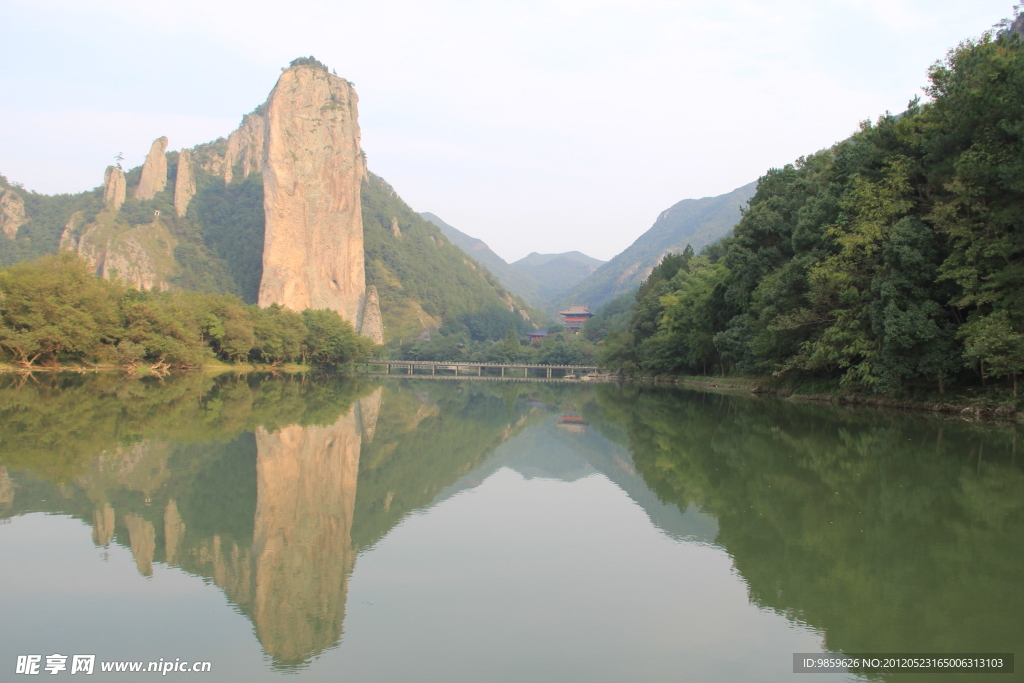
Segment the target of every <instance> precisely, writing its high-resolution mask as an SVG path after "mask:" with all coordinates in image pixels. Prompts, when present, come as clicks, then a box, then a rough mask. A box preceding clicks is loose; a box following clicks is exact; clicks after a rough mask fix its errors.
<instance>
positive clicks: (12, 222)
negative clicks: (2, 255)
mask: <svg viewBox="0 0 1024 683" xmlns="http://www.w3.org/2000/svg"><path fill="white" fill-rule="evenodd" d="M27 222H28V220H27V219H26V218H25V202H24V200H22V198H21V195H20V194H18V193H17V192H15V191H14V190H7V191H6V192H4V193H3V194H2V195H0V232H2V233H3V234H5V235H7V237H9V238H10V239H12V240H13V239H14V238H15V237H17V236H18V228H20V227H21V226H23V225H25V223H27Z"/></svg>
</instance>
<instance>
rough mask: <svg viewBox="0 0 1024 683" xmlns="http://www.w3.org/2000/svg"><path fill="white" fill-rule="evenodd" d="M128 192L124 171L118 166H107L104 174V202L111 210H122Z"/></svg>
mask: <svg viewBox="0 0 1024 683" xmlns="http://www.w3.org/2000/svg"><path fill="white" fill-rule="evenodd" d="M126 192H127V184H126V183H125V179H124V171H122V170H121V169H119V168H118V167H117V166H107V171H106V173H104V174H103V204H104V205H105V206H106V207H107V208H108V209H110V210H111V211H120V209H121V205H122V204H124V199H125V195H126Z"/></svg>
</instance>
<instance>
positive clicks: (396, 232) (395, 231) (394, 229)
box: [391, 216, 402, 238]
mask: <svg viewBox="0 0 1024 683" xmlns="http://www.w3.org/2000/svg"><path fill="white" fill-rule="evenodd" d="M391 235H392V237H395V238H399V237H401V236H402V229H401V228H399V227H398V219H397V218H395V217H394V216H392V217H391Z"/></svg>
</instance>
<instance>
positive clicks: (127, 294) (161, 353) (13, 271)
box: [0, 252, 377, 373]
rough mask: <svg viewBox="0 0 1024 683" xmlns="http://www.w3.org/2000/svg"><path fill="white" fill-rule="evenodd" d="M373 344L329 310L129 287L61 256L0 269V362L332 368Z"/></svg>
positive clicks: (18, 365)
mask: <svg viewBox="0 0 1024 683" xmlns="http://www.w3.org/2000/svg"><path fill="white" fill-rule="evenodd" d="M376 349H377V347H376V345H374V344H373V343H372V342H371V341H369V340H368V339H366V338H364V337H361V336H360V335H359V334H357V333H356V331H355V329H353V327H352V325H351V324H350V323H349V322H348V321H346V320H343V319H342V318H341V317H340V316H339V315H338V314H337V313H335V312H334V311H328V310H308V309H307V310H305V311H302V312H301V313H300V312H297V311H292V310H290V309H287V308H284V307H282V306H277V305H272V306H268V307H266V308H259V307H257V306H250V305H247V304H245V303H244V302H243V301H242V300H241V299H239V298H238V297H236V296H234V295H230V294H207V293H201V292H182V291H165V292H159V291H139V290H136V289H132V288H130V287H127V286H125V285H124V284H122V283H121V282H119V281H118V280H117V279H113V280H105V279H101V278H97V277H95V276H94V275H93V273H92V271H91V268H90V267H89V265H88V264H87V263H86V262H85V261H83V260H82V259H80V258H79V257H78V256H76V255H74V254H72V253H68V252H63V253H60V254H57V255H51V256H44V257H42V258H40V259H37V260H35V261H30V262H23V263H18V264H16V265H13V266H11V267H10V268H6V269H4V270H0V363H6V364H9V366H11V367H13V368H14V369H21V370H26V369H41V368H46V367H51V368H58V367H68V366H71V367H80V368H81V367H110V366H118V367H123V368H128V369H130V370H135V369H138V368H143V367H148V368H150V369H152V370H153V371H155V372H157V373H161V372H166V371H168V370H171V369H189V368H202V367H204V366H207V367H212V366H213V365H220V366H222V367H223V364H224V363H229V364H236V365H239V366H245V365H250V364H252V365H261V366H269V367H273V368H279V367H281V366H284V365H287V364H296V363H299V364H303V365H336V364H339V363H345V362H348V361H352V360H360V359H363V358H367V357H370V355H371V354H373V353H374V352H375V351H376Z"/></svg>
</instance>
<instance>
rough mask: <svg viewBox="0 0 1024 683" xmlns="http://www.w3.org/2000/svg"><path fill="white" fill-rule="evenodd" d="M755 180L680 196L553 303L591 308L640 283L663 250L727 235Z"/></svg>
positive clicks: (697, 247)
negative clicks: (702, 194) (720, 191)
mask: <svg viewBox="0 0 1024 683" xmlns="http://www.w3.org/2000/svg"><path fill="white" fill-rule="evenodd" d="M756 189H757V181H754V182H752V183H749V184H747V185H744V186H743V187H739V188H737V189H735V190H733V191H732V192H729V193H728V194H723V195H719V196H717V197H704V198H703V199H684V200H683V201H681V202H679V203H678V204H674V205H672V206H671V207H670V208H668V209H666V210H665V211H663V212H662V213H661V215H660V216H658V220H656V221H655V222H654V225H653V226H651V229H650V230H648V231H647V232H645V233H644V234H643V235H640V237H639V238H637V240H636V241H635V242H633V244H631V245H630V246H629V247H628V248H626V250H625V251H623V252H622V253H621V254H619V255H618V256H616V257H615V258H613V259H612V260H611V261H608V262H607V263H605V264H604V265H603V266H601V267H600V268H598V269H597V270H596V271H594V273H593V274H592V275H590V276H589V277H588V278H586V279H585V280H583V281H582V282H580V283H579V284H577V285H576V286H575V287H573V288H572V289H570V290H569V291H568V292H566V293H565V294H563V295H561V296H559V297H558V298H557V300H556V301H555V303H557V304H558V305H562V304H569V303H581V304H582V303H586V304H589V305H590V308H591V310H596V308H597V307H598V306H600V305H601V304H603V303H605V302H606V301H609V300H611V299H614V298H615V297H617V296H620V295H622V294H625V293H627V292H629V291H631V290H634V289H636V288H637V287H639V286H640V283H641V282H643V281H644V280H646V279H647V276H648V275H650V273H651V270H653V269H654V266H656V265H658V263H660V262H661V259H662V258H664V256H665V254H668V253H679V252H682V251H683V249H685V248H686V245H687V244H689V245H690V246H692V247H693V249H694V251H696V252H700V250H701V249H702V248H704V247H705V246H707V245H709V244H712V243H713V242H716V241H718V240H719V239H721V238H722V237H725V236H726V235H728V234H729V233H730V232H731V231H732V228H733V226H734V225H736V223H738V222H739V220H740V209H741V207H744V206H746V204H747V201H748V200H749V199H750V198H751V197H753V196H754V191H755V190H756Z"/></svg>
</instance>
